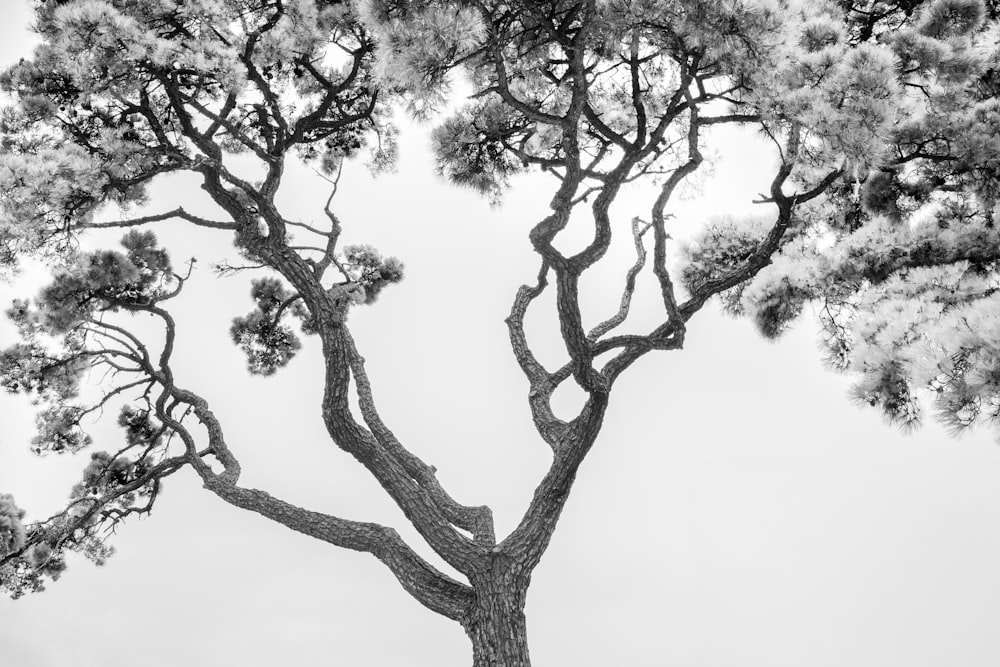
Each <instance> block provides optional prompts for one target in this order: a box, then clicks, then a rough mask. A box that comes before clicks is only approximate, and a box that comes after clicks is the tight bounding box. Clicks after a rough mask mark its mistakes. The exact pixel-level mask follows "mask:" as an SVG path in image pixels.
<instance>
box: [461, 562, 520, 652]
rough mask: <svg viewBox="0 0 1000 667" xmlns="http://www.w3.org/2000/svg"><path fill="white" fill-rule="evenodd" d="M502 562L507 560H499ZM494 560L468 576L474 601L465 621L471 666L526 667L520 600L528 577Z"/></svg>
mask: <svg viewBox="0 0 1000 667" xmlns="http://www.w3.org/2000/svg"><path fill="white" fill-rule="evenodd" d="M502 560H504V561H506V560H507V559H502ZM504 565H505V564H503V563H501V559H496V560H494V561H492V562H491V563H490V567H489V569H488V570H487V571H485V572H483V573H481V574H480V575H477V576H475V577H472V582H471V583H472V586H473V589H474V590H475V595H476V600H475V603H474V605H473V608H472V612H471V613H470V614H469V617H468V620H467V621H466V622H465V624H464V625H465V632H466V633H467V634H468V635H469V639H471V640H472V664H473V667H530V666H531V660H530V659H529V658H528V635H527V628H526V626H525V620H524V601H525V598H526V597H527V593H528V581H529V577H527V576H525V575H518V574H515V573H513V572H511V568H510V567H509V562H507V563H506V565H507V566H506V567H505V566H504Z"/></svg>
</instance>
